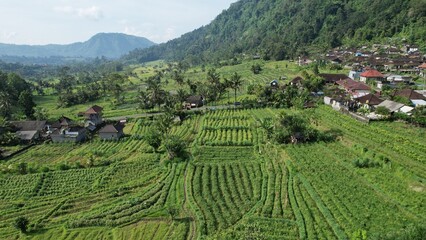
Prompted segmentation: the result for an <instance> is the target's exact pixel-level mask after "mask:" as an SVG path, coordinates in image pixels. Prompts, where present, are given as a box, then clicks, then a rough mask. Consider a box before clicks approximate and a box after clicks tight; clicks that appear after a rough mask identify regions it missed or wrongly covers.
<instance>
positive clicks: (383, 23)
mask: <svg viewBox="0 0 426 240" xmlns="http://www.w3.org/2000/svg"><path fill="white" fill-rule="evenodd" d="M425 24H426V1H424V0H410V1H406V0H354V1H348V0H300V1H294V0H241V1H239V2H236V3H234V4H232V5H231V7H230V8H229V9H228V10H226V11H223V12H222V13H221V14H220V15H219V16H217V17H216V19H215V20H213V21H212V22H211V23H210V24H209V25H207V26H204V27H201V28H199V29H196V30H194V31H193V32H190V33H187V34H185V35H183V36H182V37H180V38H177V39H174V40H171V41H169V42H167V43H164V44H160V45H158V46H154V47H151V48H149V49H144V50H135V51H133V52H131V53H130V54H129V55H128V56H127V57H126V59H127V60H133V61H137V62H146V61H152V60H157V59H171V60H182V59H186V60H188V61H189V62H191V63H200V62H211V61H215V60H218V59H227V58H232V57H234V56H235V54H241V53H250V54H261V55H262V56H263V57H265V56H266V57H270V58H272V59H276V60H280V59H286V58H293V57H295V56H298V55H300V54H303V53H304V52H305V51H308V50H309V49H311V47H313V46H315V47H316V49H317V50H321V49H327V48H330V47H336V46H340V45H344V44H345V45H352V44H360V43H364V42H368V41H374V42H385V41H389V38H390V37H394V39H396V41H397V42H400V43H402V39H405V40H406V42H407V43H411V44H412V43H417V44H419V45H420V46H424V43H425V42H424V40H425V39H426V29H425V28H424V26H425Z"/></svg>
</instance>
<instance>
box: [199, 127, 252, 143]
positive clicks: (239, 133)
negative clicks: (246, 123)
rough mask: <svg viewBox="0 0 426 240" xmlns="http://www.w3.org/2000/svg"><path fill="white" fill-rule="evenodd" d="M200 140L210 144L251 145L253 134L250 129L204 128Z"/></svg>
mask: <svg viewBox="0 0 426 240" xmlns="http://www.w3.org/2000/svg"><path fill="white" fill-rule="evenodd" d="M198 142H199V143H200V144H201V145H210V146H251V145H253V134H252V131H251V130H249V129H217V130H215V129H211V130H202V131H201V133H200V134H199V137H198Z"/></svg>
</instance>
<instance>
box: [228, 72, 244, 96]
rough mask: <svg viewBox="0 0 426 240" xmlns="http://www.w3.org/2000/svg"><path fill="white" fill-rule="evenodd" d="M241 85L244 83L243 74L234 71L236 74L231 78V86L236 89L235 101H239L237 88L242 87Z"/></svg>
mask: <svg viewBox="0 0 426 240" xmlns="http://www.w3.org/2000/svg"><path fill="white" fill-rule="evenodd" d="M241 85H243V79H242V78H241V75H239V74H238V73H236V72H234V74H233V75H232V76H231V78H230V79H229V87H231V88H232V89H234V97H235V101H234V102H237V90H238V89H240V87H241Z"/></svg>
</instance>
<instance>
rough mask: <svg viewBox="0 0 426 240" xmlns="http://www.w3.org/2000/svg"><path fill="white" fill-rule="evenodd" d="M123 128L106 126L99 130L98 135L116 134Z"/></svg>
mask: <svg viewBox="0 0 426 240" xmlns="http://www.w3.org/2000/svg"><path fill="white" fill-rule="evenodd" d="M123 128H124V126H123V125H122V124H115V125H112V124H108V125H106V126H105V127H103V128H102V129H101V130H99V133H118V132H121V131H123Z"/></svg>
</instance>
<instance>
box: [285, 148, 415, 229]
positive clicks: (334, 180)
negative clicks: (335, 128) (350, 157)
mask: <svg viewBox="0 0 426 240" xmlns="http://www.w3.org/2000/svg"><path fill="white" fill-rule="evenodd" d="M286 151H287V152H288V154H289V155H290V157H291V159H292V161H293V163H294V164H293V165H294V166H295V167H296V169H297V171H299V172H301V173H303V175H304V177H306V180H304V182H305V183H309V184H304V185H307V186H308V187H309V189H307V190H308V191H309V192H310V196H311V197H313V198H314V200H315V202H316V203H317V205H318V203H323V204H321V206H320V205H318V207H319V208H320V209H321V212H322V213H323V215H324V214H326V215H325V216H326V219H327V221H328V222H329V223H330V226H332V227H333V232H334V233H335V234H336V235H338V236H339V235H340V233H338V231H337V230H334V229H338V228H340V227H341V228H342V229H344V231H345V232H346V234H347V235H350V234H351V233H352V232H353V231H355V230H356V229H358V228H362V227H363V225H369V224H371V223H374V222H377V221H381V222H382V223H383V224H384V225H386V226H387V227H388V228H395V227H397V226H400V227H401V225H402V224H403V223H404V222H406V221H412V220H414V219H416V217H414V216H413V215H411V214H409V213H407V212H406V211H405V210H403V209H401V206H398V203H396V202H394V201H392V198H390V197H387V196H386V195H384V194H383V193H381V192H377V190H376V189H375V188H373V187H372V186H371V185H369V184H366V183H365V182H364V181H363V180H362V179H360V177H359V176H356V175H355V174H354V172H353V171H352V170H351V169H349V168H347V167H345V166H344V165H342V164H341V163H340V160H339V156H336V154H335V152H333V150H332V149H331V150H330V148H329V147H327V146H326V145H325V144H324V143H322V144H315V145H312V146H303V147H294V146H292V147H287V148H286ZM316 193H317V194H316ZM395 208H397V209H399V211H395ZM328 211H329V213H327V212H328ZM331 216H332V217H331ZM395 219H399V222H396V221H395ZM334 222H335V224H337V226H334V224H331V223H334ZM377 227H378V226H375V227H374V228H375V229H374V230H376V231H377V230H379V229H378V228H377ZM372 228H373V227H372ZM388 230H390V229H388Z"/></svg>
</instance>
